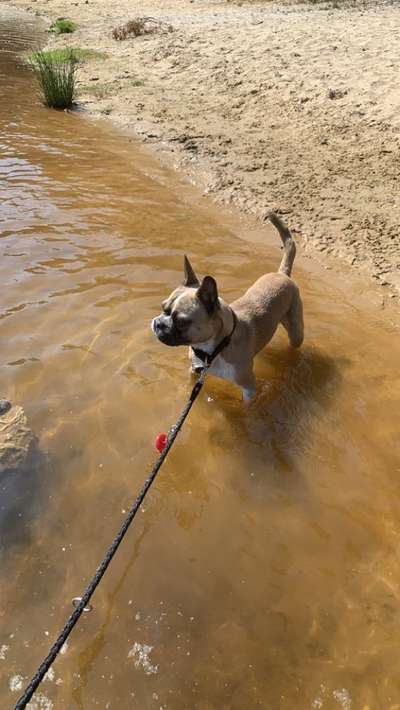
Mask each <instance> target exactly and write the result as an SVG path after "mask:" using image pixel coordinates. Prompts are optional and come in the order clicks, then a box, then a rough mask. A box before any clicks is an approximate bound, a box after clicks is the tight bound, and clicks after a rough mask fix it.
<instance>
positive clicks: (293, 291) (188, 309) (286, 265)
mask: <svg viewBox="0 0 400 710" xmlns="http://www.w3.org/2000/svg"><path fill="white" fill-rule="evenodd" d="M268 216H269V219H270V220H271V222H272V224H273V225H274V226H275V227H276V229H277V230H278V232H279V234H280V237H281V239H282V242H283V248H284V255H283V258H282V261H281V265H280V267H279V271H278V272H277V273H273V274H265V275H264V276H261V278H259V279H258V280H257V281H256V282H255V283H254V284H253V286H251V287H250V288H249V289H248V291H246V293H245V294H244V296H241V298H238V299H237V300H236V301H234V302H233V303H231V305H228V304H227V303H225V302H224V301H223V300H222V298H219V296H218V289H217V284H216V282H215V280H214V279H213V278H212V276H206V277H205V278H204V279H203V280H202V282H201V283H200V282H199V280H198V278H197V276H196V275H195V273H194V271H193V269H192V267H191V265H190V262H189V260H188V258H187V257H186V256H185V264H184V266H185V280H184V283H183V286H180V287H179V288H177V289H175V291H173V292H172V293H171V295H170V296H169V297H168V298H167V300H166V301H164V303H163V304H162V307H163V312H162V313H161V314H160V315H159V316H158V317H157V318H154V320H153V322H152V329H153V332H154V333H155V335H156V336H157V338H158V339H159V340H160V341H161V342H162V343H165V345H173V346H176V345H190V346H191V349H190V357H191V359H192V367H191V370H192V372H197V371H199V370H201V369H202V367H204V365H205V364H208V365H209V372H210V373H211V374H213V375H216V376H217V377H222V378H224V379H226V380H230V381H232V382H235V383H236V384H237V385H239V386H240V387H241V388H242V392H243V399H245V400H249V399H251V397H253V396H254V395H255V393H256V381H255V377H254V373H253V359H254V356H255V355H256V353H258V352H259V351H260V350H261V349H262V348H263V347H264V346H265V345H266V344H267V343H268V342H269V341H270V340H271V338H272V336H273V335H274V333H275V331H276V329H277V327H278V325H279V323H281V324H282V325H283V327H284V328H286V330H287V333H288V336H289V341H290V344H291V345H292V346H293V347H295V348H298V347H299V346H300V345H301V344H302V342H303V306H302V302H301V298H300V293H299V289H298V287H297V286H296V284H295V282H294V281H292V279H291V278H290V274H291V271H292V266H293V261H294V258H295V255H296V245H295V242H294V241H293V238H292V235H291V234H290V231H289V229H288V228H287V227H286V225H285V224H284V223H283V222H282V221H281V219H280V218H279V217H278V216H277V215H276V214H275V213H273V212H271V213H270V214H269V215H268ZM210 363H212V364H210Z"/></svg>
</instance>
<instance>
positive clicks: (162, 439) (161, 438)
mask: <svg viewBox="0 0 400 710" xmlns="http://www.w3.org/2000/svg"><path fill="white" fill-rule="evenodd" d="M167 441H168V436H167V435H166V434H163V433H162V434H157V436H156V441H155V444H156V449H157V451H158V452H159V453H160V454H162V452H163V451H164V449H165V447H166V445H167Z"/></svg>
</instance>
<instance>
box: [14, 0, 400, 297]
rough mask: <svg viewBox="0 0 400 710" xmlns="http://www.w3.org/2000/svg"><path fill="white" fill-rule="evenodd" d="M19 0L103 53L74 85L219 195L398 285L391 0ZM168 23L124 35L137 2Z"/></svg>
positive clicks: (398, 120) (398, 24) (397, 16)
mask: <svg viewBox="0 0 400 710" xmlns="http://www.w3.org/2000/svg"><path fill="white" fill-rule="evenodd" d="M339 5H340V7H339V8H337V7H333V6H332V5H330V4H321V3H318V4H294V3H288V2H283V3H274V2H272V3H271V2H242V3H240V2H237V3H235V2H226V1H222V0H219V1H217V2H216V1H215V2H211V1H209V0H192V1H190V0H129V1H128V0H115V1H114V2H112V3H110V2H109V1H108V0H96V1H94V0H85V1H82V2H66V0H51V1H50V0H36V1H35V0H15V6H17V7H19V8H24V9H28V10H30V11H33V12H35V13H36V14H38V15H40V16H41V17H43V19H44V21H45V22H47V23H50V21H52V20H54V19H55V18H58V17H68V18H71V19H72V20H75V21H76V22H77V23H78V29H77V30H76V32H74V34H73V35H59V36H54V35H49V45H50V46H57V47H58V46H68V45H71V46H79V47H89V48H93V49H96V50H100V51H101V52H104V53H105V54H106V55H107V56H106V58H104V59H102V60H95V61H91V62H88V63H87V64H84V65H83V66H82V67H81V68H80V69H79V73H78V79H79V100H80V103H81V105H82V106H83V107H84V108H85V110H86V111H87V112H88V113H90V114H92V115H94V116H99V115H102V116H108V117H109V118H110V119H112V120H113V121H115V122H116V124H118V125H120V126H122V127H124V128H127V129H129V130H132V131H133V132H135V133H136V134H137V135H138V136H139V137H140V138H141V139H142V140H143V141H146V142H148V143H151V144H153V146H154V148H155V149H156V150H157V151H158V152H159V153H160V156H161V157H162V158H163V159H165V160H167V161H169V162H171V161H172V164H173V165H174V167H176V168H177V169H179V170H183V171H184V172H185V173H186V174H187V176H188V177H189V179H190V180H192V181H193V182H195V183H197V184H198V185H200V186H201V187H202V188H203V190H204V192H205V193H207V194H210V195H212V196H213V198H214V199H215V200H216V201H219V202H222V203H226V204H232V205H235V206H236V207H238V208H239V209H240V210H242V211H243V212H245V213H249V214H253V215H254V216H255V217H256V218H259V219H262V218H263V215H264V214H265V212H266V210H268V209H270V208H274V209H277V210H279V211H280V212H281V214H283V215H284V216H285V218H286V220H287V221H288V223H289V224H290V226H291V227H292V229H293V231H294V232H295V234H296V237H297V238H298V240H299V241H300V243H301V245H302V247H303V249H306V250H307V251H308V252H309V253H310V254H312V253H316V252H318V253H320V254H324V255H325V254H326V255H333V256H335V257H340V258H342V259H344V260H346V262H348V263H350V264H351V265H352V266H353V267H354V268H356V269H360V270H363V271H365V272H367V273H368V274H370V275H371V276H372V277H373V278H374V279H375V281H376V282H377V283H379V284H381V285H382V286H387V287H389V288H388V290H389V295H391V296H394V295H395V294H397V295H398V294H399V293H400V236H399V223H400V197H399V194H400V193H399V178H398V173H399V168H398V164H399V163H398V161H399V152H400V110H399V109H400V90H399V86H398V61H397V46H398V41H399V40H400V10H399V8H398V6H396V3H394V4H393V3H391V2H379V3H378V2H368V3H357V4H356V5H354V4H348V3H339ZM144 15H145V16H151V17H153V18H155V19H157V20H160V21H162V22H164V23H167V24H169V25H171V27H172V31H170V32H168V31H160V32H156V33H154V34H148V35H145V36H139V37H128V38H127V39H125V40H123V41H118V40H116V39H114V38H113V36H112V31H113V29H114V28H115V27H118V26H119V25H121V24H123V23H125V22H126V21H128V20H130V19H134V18H135V17H137V16H144Z"/></svg>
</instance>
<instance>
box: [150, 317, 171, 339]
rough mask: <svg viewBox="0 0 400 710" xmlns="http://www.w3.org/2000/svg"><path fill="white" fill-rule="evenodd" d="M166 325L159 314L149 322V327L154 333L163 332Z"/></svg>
mask: <svg viewBox="0 0 400 710" xmlns="http://www.w3.org/2000/svg"><path fill="white" fill-rule="evenodd" d="M166 327H167V324H166V323H165V322H164V320H163V318H161V317H160V316H157V318H153V320H152V322H151V328H152V331H153V333H155V335H160V334H161V333H165V330H166Z"/></svg>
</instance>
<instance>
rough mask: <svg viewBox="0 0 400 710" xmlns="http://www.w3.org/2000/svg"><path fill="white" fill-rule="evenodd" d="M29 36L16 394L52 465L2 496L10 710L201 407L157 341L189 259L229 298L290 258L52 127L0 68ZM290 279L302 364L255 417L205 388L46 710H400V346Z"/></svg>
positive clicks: (9, 381) (3, 142) (38, 704)
mask: <svg viewBox="0 0 400 710" xmlns="http://www.w3.org/2000/svg"><path fill="white" fill-rule="evenodd" d="M24 28H25V29H24ZM31 31H32V30H31V28H30V27H29V26H27V25H24V24H23V23H22V22H21V20H18V21H17V22H11V20H9V19H7V18H4V17H3V20H2V22H1V25H0V36H1V37H2V46H3V51H2V53H1V54H0V61H1V67H0V68H1V73H0V91H1V96H2V101H1V104H0V125H1V139H0V149H1V154H0V174H1V183H0V199H1V241H0V248H1V261H0V272H1V284H2V289H1V308H0V333H1V342H2V358H1V361H2V362H1V369H0V394H1V396H3V397H8V398H10V399H12V400H13V401H15V402H16V403H19V404H22V405H23V406H24V408H25V410H26V413H27V416H28V418H29V421H30V424H31V426H32V428H33V430H34V432H35V434H36V435H37V437H38V442H39V448H40V451H41V454H42V456H41V458H39V460H38V461H36V462H35V464H34V465H32V470H31V471H30V472H29V473H27V474H25V479H24V480H23V481H21V480H15V481H14V483H15V486H14V488H13V497H12V498H11V500H10V496H9V492H10V487H9V481H5V482H4V486H3V482H2V496H3V500H2V502H1V518H0V525H1V526H2V527H1V532H2V545H1V546H2V550H1V551H2V574H1V581H0V586H1V589H0V591H1V600H2V601H1V636H0V673H1V685H0V707H2V708H8V707H12V706H13V703H15V701H16V700H17V698H18V695H19V694H20V691H21V687H22V685H24V684H25V682H26V681H27V680H28V678H29V677H30V675H31V674H32V673H33V671H34V670H35V669H36V667H37V665H38V663H39V662H40V661H41V660H42V658H43V656H44V655H45V654H46V653H47V650H48V647H49V645H50V643H51V641H52V639H53V638H54V637H55V635H56V634H57V633H58V631H59V628H60V627H61V626H62V624H63V622H64V619H65V618H66V616H67V615H68V614H69V613H70V610H71V599H72V598H73V597H75V596H77V595H79V594H80V593H81V591H82V590H83V588H84V587H85V585H86V583H87V581H88V580H89V578H90V577H91V575H92V573H93V572H94V570H95V568H96V565H97V564H98V562H99V560H100V559H101V558H102V556H103V553H104V551H105V549H106V547H107V546H108V544H109V542H110V541H111V539H112V537H113V536H114V533H115V532H116V530H117V528H118V527H119V524H120V522H121V521H122V519H123V517H124V512H125V511H126V509H127V507H128V506H129V504H130V502H131V501H132V500H133V498H134V497H135V495H136V492H137V490H138V488H139V487H140V485H141V483H142V481H143V479H144V477H145V475H146V472H147V471H148V470H149V467H150V466H151V464H152V462H153V460H154V456H155V452H154V448H153V442H154V438H155V435H156V434H157V433H158V432H159V431H164V430H167V429H168V427H169V426H170V425H171V424H172V423H173V421H174V420H175V418H176V415H177V413H178V412H179V411H180V408H181V406H182V403H183V402H184V400H185V397H186V396H187V393H188V391H189V380H188V373H187V356H186V353H185V352H184V351H183V350H182V351H181V350H177V349H168V348H166V347H163V346H161V345H160V344H159V343H158V342H157V341H156V340H155V339H154V337H153V335H152V333H151V331H150V327H149V323H150V320H151V318H152V317H153V316H154V315H155V314H156V313H157V312H158V310H159V304H160V302H161V301H162V300H163V298H164V297H165V296H166V295H167V294H168V292H169V291H170V290H171V289H172V288H173V287H174V286H175V285H176V284H177V283H178V282H179V281H180V279H181V266H182V255H183V253H184V252H185V251H186V252H188V253H189V254H190V256H191V258H192V261H193V263H194V265H195V266H196V267H197V268H198V270H199V271H200V272H201V273H203V274H204V273H206V272H211V273H213V275H215V276H216V277H217V279H218V280H219V282H220V286H221V291H222V293H223V295H224V296H225V297H226V298H228V299H230V298H231V299H233V298H234V297H236V296H237V295H239V294H240V293H241V292H242V291H243V289H245V288H246V287H247V286H248V285H249V284H250V283H251V281H252V280H254V279H255V278H256V277H257V276H259V275H260V273H261V272H262V271H264V270H268V269H274V268H275V267H276V265H277V263H278V261H279V258H280V252H279V250H278V248H277V241H278V240H277V237H276V236H275V235H272V233H271V232H268V233H267V232H266V236H265V244H263V243H262V242H261V241H260V240H259V241H257V243H255V242H254V243H253V242H250V241H245V240H243V239H242V238H241V237H240V232H239V227H238V229H233V228H229V227H228V226H227V224H226V223H225V222H224V221H223V220H222V219H221V220H219V219H218V218H217V217H216V216H215V213H214V212H213V211H211V210H208V208H207V206H206V205H205V204H201V203H200V202H199V204H195V199H194V198H193V199H192V200H189V199H188V197H187V195H188V192H189V191H188V190H187V189H184V188H183V186H181V187H180V184H179V181H178V180H177V179H176V177H174V176H172V175H170V174H169V173H168V171H167V170H164V169H161V168H157V166H156V164H155V163H153V162H152V160H151V158H149V157H148V156H147V155H146V154H145V153H143V152H142V151H141V150H140V149H139V148H138V147H137V146H136V145H135V144H133V143H130V142H128V140H127V138H126V137H124V136H119V135H115V134H113V133H112V132H111V129H109V128H108V127H105V126H101V125H96V124H92V123H89V122H87V121H86V120H85V119H84V118H82V116H80V115H76V114H75V115H71V114H65V113H57V112H53V111H47V110H46V109H45V108H43V107H42V106H41V105H40V102H39V100H38V98H37V96H36V94H35V92H34V87H33V82H32V77H31V75H30V74H29V72H28V71H27V70H26V69H24V68H22V67H21V66H20V64H19V63H18V62H17V61H16V58H15V56H14V55H13V54H12V53H10V52H9V51H7V52H5V51H4V47H5V38H6V39H7V38H10V37H12V38H13V42H12V47H11V48H14V49H15V48H17V49H21V48H23V47H24V46H25V40H24V32H26V35H27V37H29V35H30V33H31ZM17 40H18V41H17ZM7 41H8V40H7ZM27 41H28V40H27ZM7 47H8V49H10V44H8V45H7ZM295 276H296V278H297V280H298V282H299V284H300V285H301V288H302V291H303V295H304V303H305V314H306V339H305V344H304V347H303V348H302V349H301V351H300V352H297V353H293V352H290V351H289V350H288V347H287V342H286V337H285V334H284V333H283V332H282V333H279V334H278V335H277V336H276V338H275V340H274V341H273V343H272V345H271V346H270V347H269V348H267V349H266V350H265V352H263V353H262V354H261V355H260V356H259V358H258V360H257V377H258V384H259V395H258V397H257V399H256V401H255V402H254V403H253V404H252V405H251V406H250V407H247V408H245V407H243V405H242V403H241V402H240V400H239V398H238V393H237V391H236V390H235V388H234V387H232V386H230V385H228V384H224V383H220V382H218V381H216V380H212V379H211V378H210V380H209V382H208V384H207V387H206V392H205V393H204V395H202V396H201V398H200V401H199V402H198V403H196V406H195V408H194V410H193V412H192V414H191V416H190V420H189V421H188V423H187V425H186V426H185V429H184V431H183V432H182V434H181V435H180V437H179V439H178V442H177V445H176V448H174V450H173V452H172V454H171V456H170V458H169V459H168V460H167V462H166V464H165V466H164V468H163V469H162V472H161V474H160V476H159V479H158V480H157V482H156V484H155V486H154V488H153V489H152V490H151V492H150V494H149V495H148V497H147V499H146V502H145V505H144V507H143V509H142V511H141V514H140V516H139V517H138V518H137V520H136V521H135V523H134V525H133V528H132V529H131V530H130V531H129V533H128V535H127V536H126V539H125V541H124V543H123V545H122V546H121V548H120V550H119V552H118V554H117V556H116V558H115V559H114V561H113V563H112V566H111V568H110V570H109V571H108V572H107V575H106V576H105V578H104V579H103V582H102V584H101V586H100V588H99V590H98V591H97V592H96V595H95V597H94V599H93V603H94V611H93V612H92V613H91V614H89V615H87V616H85V617H84V618H82V619H81V621H80V623H79V624H78V626H77V627H76V629H75V630H74V632H73V635H72V636H71V638H70V641H69V642H68V645H67V647H66V648H64V649H63V651H64V652H63V653H62V655H61V656H60V657H59V658H58V660H57V661H56V663H55V664H54V666H53V669H52V672H51V673H50V674H49V677H48V678H47V679H46V680H45V682H44V683H43V684H42V686H41V688H40V691H39V693H38V694H37V695H36V696H35V698H36V699H35V701H33V702H32V704H31V706H30V707H31V708H38V709H39V708H46V709H49V708H53V707H54V708H56V709H57V710H64V709H68V710H70V709H71V710H72V709H74V710H75V709H79V710H87V709H89V708H96V707H100V708H111V709H112V710H117V709H119V708H140V709H141V710H143V709H144V708H145V709H146V710H147V709H149V710H151V709H153V708H154V709H155V710H160V709H161V708H162V709H163V710H164V709H167V708H168V709H171V710H186V709H189V708H199V709H200V710H209V709H211V708H212V709H214V708H218V710H228V709H229V710H230V709H232V710H242V709H243V708H256V707H262V708H268V709H269V710H275V709H276V710H277V709H279V710H294V709H296V710H305V709H306V708H313V709H314V708H324V709H325V708H327V709H328V710H330V709H331V708H332V710H334V709H335V708H343V709H344V710H358V709H360V710H367V709H370V710H372V709H374V710H375V709H377V708H379V709H381V708H384V709H385V710H386V709H391V710H395V708H400V678H399V673H398V665H399V651H398V637H399V633H400V614H399V601H400V587H399V583H400V573H399V566H398V550H399V542H400V539H399V533H400V521H399V509H400V505H399V493H400V484H399V477H400V457H399V454H400V448H399V439H398V423H399V407H398V402H399V396H400V386H399V380H398V368H399V358H400V343H399V338H398V331H397V330H396V328H395V327H394V326H391V325H390V324H389V323H388V324H384V323H383V322H382V319H381V316H380V313H379V311H377V310H376V308H375V307H374V306H371V308H370V309H368V308H366V305H365V302H363V303H362V304H361V302H360V301H358V297H357V290H356V289H355V288H350V287H349V289H348V290H347V293H346V291H344V290H343V289H337V288H336V286H335V283H334V278H333V277H332V275H330V276H329V279H328V277H327V276H326V275H325V273H324V272H321V273H319V272H318V270H317V272H315V270H314V272H313V273H311V272H310V271H309V270H308V269H307V265H305V266H304V262H302V261H301V260H299V262H298V263H297V267H296V268H295ZM7 486H8V488H7ZM4 491H5V492H6V493H7V491H8V497H7V496H6V499H4V495H5V493H4ZM4 501H5V502H4Z"/></svg>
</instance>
